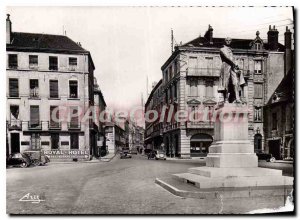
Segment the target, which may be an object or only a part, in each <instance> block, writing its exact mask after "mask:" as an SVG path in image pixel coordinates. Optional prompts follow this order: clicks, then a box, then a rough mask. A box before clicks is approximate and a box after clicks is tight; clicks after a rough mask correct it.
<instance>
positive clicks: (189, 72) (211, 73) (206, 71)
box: [186, 68, 220, 77]
mask: <svg viewBox="0 0 300 220" xmlns="http://www.w3.org/2000/svg"><path fill="white" fill-rule="evenodd" d="M186 76H207V77H219V76H220V69H219V68H187V69H186Z"/></svg>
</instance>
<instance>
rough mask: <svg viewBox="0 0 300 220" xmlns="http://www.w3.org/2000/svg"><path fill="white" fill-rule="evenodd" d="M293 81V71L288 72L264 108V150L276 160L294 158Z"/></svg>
mask: <svg viewBox="0 0 300 220" xmlns="http://www.w3.org/2000/svg"><path fill="white" fill-rule="evenodd" d="M294 79H295V78H294V71H290V72H289V73H288V74H287V75H286V76H285V77H284V78H283V80H282V81H281V83H280V84H279V86H278V87H277V88H276V90H275V92H274V93H273V95H272V96H271V98H270V100H269V102H268V103H267V105H266V106H264V136H265V140H266V141H265V150H266V151H267V152H269V153H271V154H272V155H273V157H275V158H276V159H277V160H293V159H294V156H295V140H294V131H295V117H294V116H295V97H294V93H293V91H295V87H294V85H295V83H294Z"/></svg>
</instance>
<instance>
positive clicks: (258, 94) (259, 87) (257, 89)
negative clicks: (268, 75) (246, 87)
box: [254, 83, 263, 98]
mask: <svg viewBox="0 0 300 220" xmlns="http://www.w3.org/2000/svg"><path fill="white" fill-rule="evenodd" d="M262 97H263V84H258V83H256V84H254V98H262Z"/></svg>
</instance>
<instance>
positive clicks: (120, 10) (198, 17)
mask: <svg viewBox="0 0 300 220" xmlns="http://www.w3.org/2000/svg"><path fill="white" fill-rule="evenodd" d="M6 12H7V13H9V14H10V15H11V16H10V18H11V21H12V31H16V32H32V33H47V34H60V35H62V34H63V30H65V31H66V35H67V36H68V37H69V38H71V39H72V40H74V41H75V42H80V43H81V45H82V47H83V48H85V49H86V50H88V51H90V52H91V55H92V58H93V61H94V64H95V67H96V69H95V73H94V74H95V76H96V78H97V81H98V84H99V85H100V88H101V90H102V92H103V94H104V98H105V101H106V103H107V104H108V106H110V107H117V108H124V109H129V108H131V107H133V106H137V105H141V97H142V96H143V100H144V102H146V98H147V78H148V82H149V83H148V93H150V91H151V85H152V82H154V81H156V82H158V81H159V80H160V79H161V77H162V73H161V69H160V68H161V66H162V65H163V64H164V62H165V61H166V60H167V59H168V58H169V56H170V55H171V29H173V32H174V38H175V41H176V42H175V43H178V44H179V43H180V42H181V41H182V43H186V42H188V41H190V40H193V39H195V38H197V37H198V36H199V35H202V36H203V35H204V34H205V31H206V30H207V28H208V25H209V24H210V25H211V26H212V27H213V29H214V31H213V35H214V37H231V38H248V39H254V38H255V36H256V35H255V33H256V31H257V30H259V31H260V37H261V38H262V39H266V38H267V31H268V28H269V25H276V28H277V29H278V31H279V42H280V43H284V31H285V26H289V28H291V30H292V32H293V12H292V8H291V7H20V6H18V7H7V8H6Z"/></svg>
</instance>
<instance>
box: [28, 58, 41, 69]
mask: <svg viewBox="0 0 300 220" xmlns="http://www.w3.org/2000/svg"><path fill="white" fill-rule="evenodd" d="M38 64H39V62H38V56H37V55H29V68H30V69H37V68H38Z"/></svg>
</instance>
